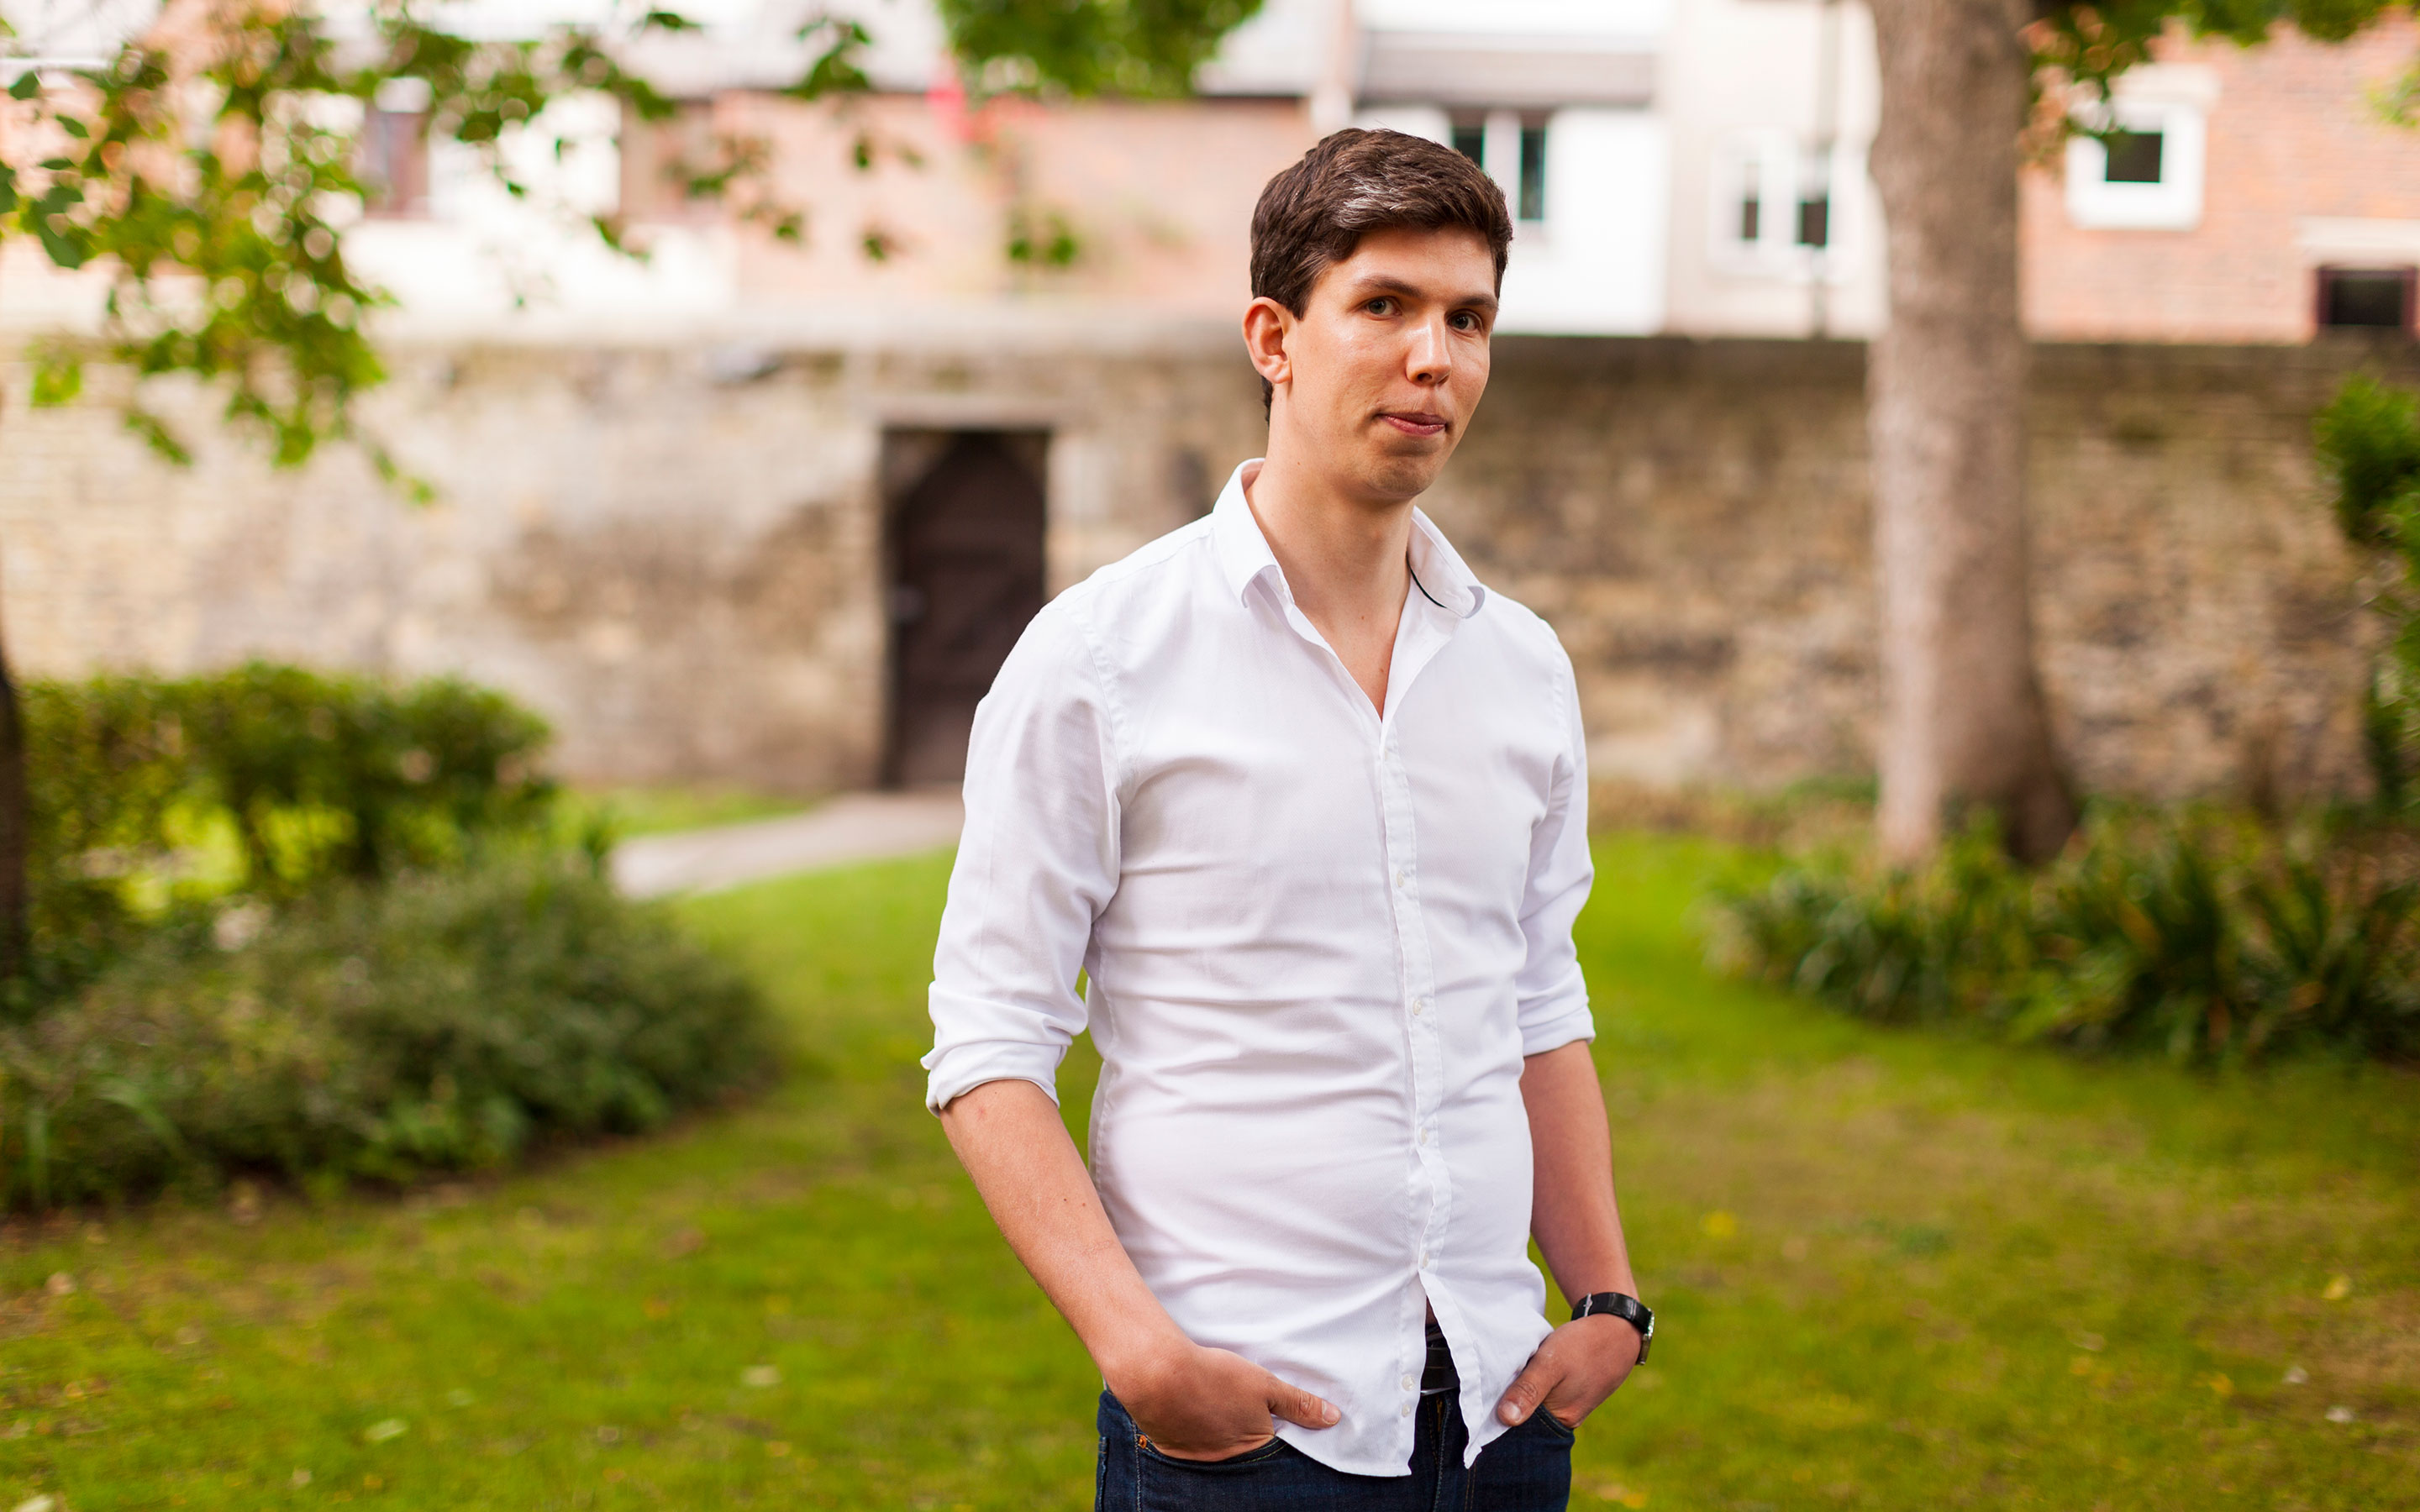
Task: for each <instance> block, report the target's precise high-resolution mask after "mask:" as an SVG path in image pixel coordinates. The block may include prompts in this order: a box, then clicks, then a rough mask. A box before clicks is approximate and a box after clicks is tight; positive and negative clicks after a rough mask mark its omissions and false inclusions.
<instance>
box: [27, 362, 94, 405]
mask: <svg viewBox="0 0 2420 1512" xmlns="http://www.w3.org/2000/svg"><path fill="white" fill-rule="evenodd" d="M83 392H84V363H82V362H80V361H79V360H78V359H77V358H76V357H75V355H74V354H73V353H70V352H59V351H46V352H43V353H41V354H40V355H39V357H38V358H37V359H36V360H35V363H34V408H35V409H54V408H56V407H57V406H59V405H63V404H70V403H73V402H74V400H75V396H76V395H77V394H79V393H83Z"/></svg>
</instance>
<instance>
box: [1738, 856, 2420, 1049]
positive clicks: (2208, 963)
mask: <svg viewBox="0 0 2420 1512" xmlns="http://www.w3.org/2000/svg"><path fill="white" fill-rule="evenodd" d="M2331 839H2332V840H2333V842H2332V843H2331V842H2329V841H2330V840H2331ZM2393 843H2394V841H2393V840H2392V839H2389V838H2372V839H2371V840H2370V841H2368V842H2366V843H2364V842H2361V841H2358V840H2356V839H2355V838H2353V837H2348V836H2336V837H2332V838H2331V837H2319V836H2313V837H2303V838H2300V839H2298V840H2294V841H2288V840H2281V839H2279V838H2277V837H2275V836H2273V835H2271V834H2270V833H2268V832H2266V831H2264V830H2262V829H2260V828H2259V827H2258V826H2257V825H2252V824H2250V823H2248V822H2240V821H2228V820H2226V819H2222V818H2219V817H2216V816H2211V815H2203V816H2186V817H2177V816H2159V815H2150V814H2138V813H2128V812H2123V811H2112V810H2102V811H2101V812H2099V813H2097V814H2096V815H2094V816H2093V817H2092V818H2091V820H2090V821H2089V822H2088V823H2087V824H2086V827H2085V829H2084V831H2083V832H2082V834H2081V836H2080V837H2079V839H2078V840H2077V841H2076V842H2075V843H2073V844H2071V846H2070V847H2069V849H2068V850H2067V852H2066V853H2065V854H2064V855H2062V856H2060V857H2059V858H2058V859H2057V860H2056V861H2055V862H2054V863H2053V864H2052V865H2050V866H2048V867H2046V868H2044V869H2042V870H2040V871H2039V872H2026V871H2024V870H2022V869H2020V868H2018V867H2017V866H2015V865H2014V864H2013V863H2011V862H2010V861H2009V859H2008V858H2007V856H2006V855H2005V854H2004V852H2003V851H2002V850H2001V848H2000V846H1999V844H1998V842H1997V841H1996V838H1995V837H1993V835H1992V834H1991V833H1990V831H1989V830H1988V828H1984V827H1978V828H1975V829H1970V830H1969V831H1968V832H1967V833H1966V834H1964V835H1963V836H1962V837H1960V838H1959V839H1958V840H1957V841H1953V842H1952V843H1951V844H1950V845H1948V846H1947V847H1945V848H1944V850H1943V852H1942V854H1941V855H1940V856H1938V857H1937V858H1936V859H1935V860H1934V861H1933V862H1932V863H1931V865H1930V866H1929V867H1927V868H1926V869H1924V870H1922V871H1918V872H1908V871H1893V872H1869V871H1864V870H1860V869H1859V868H1856V867H1854V866H1850V865H1845V864H1839V863H1833V864H1813V863H1801V864H1795V865H1792V866H1788V867H1785V868H1783V869H1782V870H1781V871H1780V872H1778V873H1777V874H1776V876H1775V877H1773V878H1772V879H1771V880H1770V881H1769V882H1766V883H1764V884H1763V885H1761V886H1760V887H1753V888H1732V889H1730V890H1729V891H1727V892H1725V893H1724V894H1723V895H1722V896H1721V898H1720V906H1719V910H1718V913H1719V918H1720V920H1721V923H1722V926H1723V932H1724V933H1723V938H1722V942H1721V945H1720V953H1721V954H1722V956H1723V957H1725V958H1726V959H1727V961H1728V963H1729V964H1731V965H1733V966H1734V967H1736V968H1738V969H1740V970H1742V971H1744V972H1745V973H1746V974H1748V975H1751V976H1755V977H1760V978H1762V979H1763V980H1768V981H1772V982H1775V983H1777V984H1780V985H1784V986H1788V987H1791V988H1792V989H1794V990H1796V991H1800V992H1804V993H1808V994H1811V995H1816V996H1819V997H1823V998H1824V999H1826V1000H1828V1001H1831V1002H1834V1003H1837V1004H1838V1005H1839V1006H1841V1007H1843V1008H1845V1009H1847V1010H1849V1011H1851V1012H1854V1013H1856V1014H1858V1015H1859V1016H1861V1017H1866V1018H1871V1019H1876V1020H1879V1021H1882V1022H1885V1023H1943V1022H1959V1023H1967V1024H1973V1025H1977V1026H1982V1027H1984V1028H1986V1029H1988V1030H1990V1031H1992V1032H1994V1033H1997V1034H2002V1035H2005V1036H2008V1037H2009V1038H2012V1039H2018V1040H2052V1041H2059V1042H2063V1043H2068V1044H2071V1045H2075V1046H2079V1047H2100V1046H2112V1047H2140V1048H2151V1049H2158V1050H2162V1051H2164V1052H2165V1053H2166V1054H2167V1055H2169V1056H2170V1057H2174V1058H2176V1059H2179V1060H2205V1061H2206V1060H2225V1059H2234V1058H2246V1057H2260V1056H2263V1055H2267V1054H2272V1053H2275V1052H2280V1051H2286V1050H2289V1049H2301V1048H2311V1047H2332V1048H2335V1049H2339V1050H2342V1051H2347V1052H2350V1053H2352V1054H2355V1055H2368V1056H2383V1057H2405V1056H2411V1055H2413V1054H2420V883H2415V881H2414V880H2413V879H2412V876H2411V875H2410V874H2409V872H2410V870H2411V868H2410V866H2409V863H2408V858H2405V857H2401V856H2394V855H2391V854H2388V852H2389V848H2390V847H2391V845H2392V844H2393Z"/></svg>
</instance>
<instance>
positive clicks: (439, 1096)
mask: <svg viewBox="0 0 2420 1512" xmlns="http://www.w3.org/2000/svg"><path fill="white" fill-rule="evenodd" d="M247 931H256V933H252V934H251V937H249V938H245V937H244V935H245V934H246V932H247ZM229 947H232V948H229ZM772 1048H773V1047H772V1044H771V1039H770V1030H769V1027H768V1018H767V1016H766V1014H765V1012H764V1011H763V1009H762V1006H761V1004H760V1003H759V1001H758V999H757V997H756V995H755V994H754V993H753V992H752V989H751V988H750V987H749V985H748V984H747V982H746V981H744V980H742V979H741V978H740V977H739V976H738V975H737V973H736V972H735V971H734V970H732V969H731V968H730V967H728V966H727V965H725V964H722V963H721V962H720V961H718V960H716V959H715V958H713V957H711V956H709V955H707V954H706V953H704V952H702V951H701V950H699V949H697V948H695V947H693V946H691V945H690V944H688V943H686V942H685V941H684V940H683V939H682V938H681V937H680V936H679V935H678V934H676V933H675V931H674V930H673V928H672V926H671V924H670V922H669V920H668V919H667V918H666V917H665V916H664V915H663V914H661V913H660V912H658V911H656V910H655V909H653V908H652V907H649V906H647V905H642V904H635V903H628V902H627V901H625V900H623V899H621V898H619V897H618V896H616V895H615V894H614V893H613V891H612V890H611V889H610V888H609V887H607V886H606V885H605V884H604V883H603V882H602V881H601V880H599V879H598V878H597V876H596V875H595V874H594V872H593V871H591V870H589V869H587V868H585V867H582V866H579V865H576V864H571V863H568V862H566V860H565V859H563V858H560V857H553V858H550V857H547V856H542V855H538V854H536V853H535V852H534V851H531V852H525V853H523V854H520V855H518V856H501V857H493V858H490V859H489V860H487V861H485V862H482V863H481V864H477V865H473V866H467V867H458V868H455V869H452V870H450V871H445V872H429V873H413V874H408V875H405V876H402V877H400V878H397V879H396V880H393V881H391V882H389V883H387V884H385V885H367V884H362V883H345V884H340V885H336V886H333V887H329V888H327V889H326V890H325V891H324V892H323V893H322V894H320V895H319V896H316V897H314V898H311V899H309V900H306V901H302V902H297V903H292V904H290V905H288V906H287V907H285V908H283V909H279V910H275V911H271V910H270V909H269V908H267V907H266V906H265V905H263V904H260V903H237V904H235V905H233V906H232V907H230V908H228V909H226V910H225V911H223V912H221V913H220V914H219V915H218V917H217V918H216V920H215V921H214V922H211V921H207V920H206V919H205V918H204V917H203V916H202V915H201V914H200V913H199V912H194V913H192V914H188V915H183V916H179V917H178V919H176V920H174V921H172V922H171V923H170V924H168V925H166V926H163V927H162V928H159V929H157V930H155V931H153V932H152V933H150V934H149V936H148V937H147V938H146V939H145V940H144V942H143V943H142V944H141V945H140V946H139V947H137V948H136V949H133V950H132V952H131V953H130V954H128V955H127V956H125V957H124V958H123V959H121V960H119V961H118V962H116V964H113V965H111V966H110V967H109V968H108V969H106V970H105V971H104V972H103V973H102V974H101V977H100V978H99V979H98V980H94V981H93V982H91V983H89V984H88V985H86V986H85V987H84V988H83V989H82V990H81V991H80V992H78V993H77V994H75V995H74V996H73V997H72V998H70V999H69V1000H67V1001H64V1002H61V1003H58V1004H56V1005H54V1006H53V1007H52V1008H51V1009H50V1010H49V1011H47V1012H45V1013H44V1014H42V1015H41V1016H40V1017H39V1018H38V1019H36V1020H35V1021H33V1022H32V1023H30V1024H25V1025H21V1026H14V1027H8V1028H0V1208H5V1207H8V1206H19V1207H24V1206H33V1207H40V1206H46V1205H50V1204H54V1203H66V1202H73V1201H84V1200H90V1199H96V1198H117V1197H124V1196H136V1195H140V1194H143V1193H146V1192H150V1191H155V1190H158V1189H160V1188H162V1187H165V1186H171V1185H178V1184H203V1185H207V1184H209V1183H213V1182H216V1181H219V1180H225V1179H226V1178H227V1177H229V1176H232V1175H234V1174H237V1173H240V1172H247V1171H255V1172H265V1173H271V1174H274V1175H277V1176H281V1177H283V1178H286V1179H288V1180H295V1181H297V1182H300V1183H302V1184H304V1185H305V1186H306V1187H319V1186H328V1185H335V1184H341V1183H344V1182H347V1181H351V1180H380V1181H399V1180H405V1179H408V1178H410V1177H412V1176H414V1175H416V1174H419V1173H424V1172H430V1171H447V1170H470V1169H477V1168H481V1167H486V1166H492V1165H498V1164H501V1163H503V1162H504V1161H506V1160H509V1159H511V1158H512V1157H514V1156H515V1155H516V1154H518V1153H520V1152H521V1151H522V1150H523V1149H526V1148H527V1147H528V1146H529V1145H530V1144H531V1143H532V1142H533V1141H536V1140H540V1139H545V1138H549V1137H553V1136H560V1135H577V1134H597V1133H608V1132H625V1133H628V1132H637V1131H640V1130H644V1129H650V1128H654V1127H656V1126H658V1125H659V1124H661V1123H662V1122H663V1121H664V1120H665V1119H667V1118H669V1117H671V1116H672V1115H673V1114H674V1113H675V1112H676V1111H678V1110H680V1109H682V1108H686V1107H692V1106H696V1105H698V1104H701V1103H709V1102H713V1101H715V1100H717V1099H720V1098H722V1097H724V1096H726V1095H729V1094H731V1093H733V1092H735V1091H737V1090H739V1089H742V1088H747V1087H749V1086H751V1085H753V1084H755V1083H757V1082H758V1081H760V1080H761V1079H762V1078H763V1077H765V1076H766V1075H767V1074H768V1071H769V1068H770V1067H771V1066H772V1064H773V1061H774V1056H773V1054H772Z"/></svg>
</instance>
